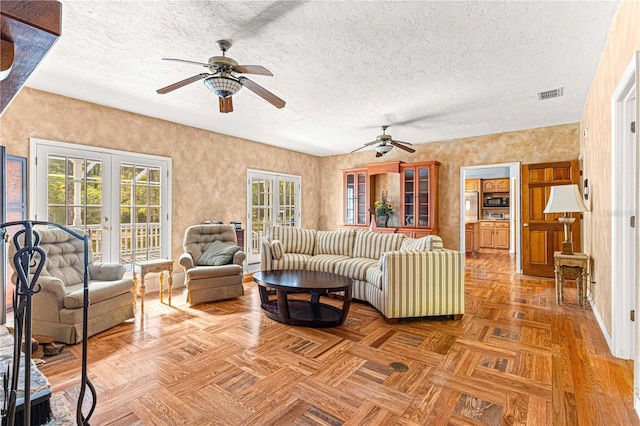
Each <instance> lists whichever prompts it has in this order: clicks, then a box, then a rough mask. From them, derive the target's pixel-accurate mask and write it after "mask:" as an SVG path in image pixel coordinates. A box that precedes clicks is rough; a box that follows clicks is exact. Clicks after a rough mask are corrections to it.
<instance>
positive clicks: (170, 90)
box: [156, 72, 210, 95]
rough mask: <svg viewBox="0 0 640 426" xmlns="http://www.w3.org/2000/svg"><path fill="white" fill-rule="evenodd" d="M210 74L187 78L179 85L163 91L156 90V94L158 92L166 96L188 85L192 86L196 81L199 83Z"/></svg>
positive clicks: (175, 84) (179, 82) (169, 86)
mask: <svg viewBox="0 0 640 426" xmlns="http://www.w3.org/2000/svg"><path fill="white" fill-rule="evenodd" d="M209 75H210V74H207V73H206V72H203V73H201V74H197V75H194V76H193V77H189V78H185V79H184V80H182V81H178V82H177V83H173V84H170V85H168V86H167V87H163V88H162V89H158V90H156V92H158V93H159V94H161V95H164V94H165V93H169V92H172V91H174V90H176V89H179V88H181V87H182V86H186V85H187V84H191V83H193V82H194V81H198V80H202V79H203V78H205V77H208V76H209Z"/></svg>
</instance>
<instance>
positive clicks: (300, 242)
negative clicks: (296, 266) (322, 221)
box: [267, 226, 317, 255]
mask: <svg viewBox="0 0 640 426" xmlns="http://www.w3.org/2000/svg"><path fill="white" fill-rule="evenodd" d="M316 232H317V231H316V230H314V229H300V228H292V227H289V226H272V227H270V228H269V229H268V230H267V238H268V239H269V241H273V240H280V241H281V242H282V247H283V249H284V252H285V253H301V254H309V255H313V250H314V248H315V246H316Z"/></svg>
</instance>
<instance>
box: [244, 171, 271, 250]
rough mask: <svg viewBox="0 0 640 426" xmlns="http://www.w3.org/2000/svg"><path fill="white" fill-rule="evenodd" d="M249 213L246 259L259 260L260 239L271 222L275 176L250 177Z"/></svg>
mask: <svg viewBox="0 0 640 426" xmlns="http://www.w3.org/2000/svg"><path fill="white" fill-rule="evenodd" d="M250 187H251V213H250V217H249V221H250V223H249V224H248V225H249V226H248V229H247V230H248V235H247V238H248V246H247V259H248V260H249V262H250V263H251V262H256V260H257V261H258V262H259V261H260V239H261V238H262V237H263V236H265V235H266V232H267V228H268V227H269V226H271V225H272V224H273V221H274V219H273V201H274V196H273V192H274V189H275V177H269V176H264V175H263V176H254V177H252V178H251V179H250Z"/></svg>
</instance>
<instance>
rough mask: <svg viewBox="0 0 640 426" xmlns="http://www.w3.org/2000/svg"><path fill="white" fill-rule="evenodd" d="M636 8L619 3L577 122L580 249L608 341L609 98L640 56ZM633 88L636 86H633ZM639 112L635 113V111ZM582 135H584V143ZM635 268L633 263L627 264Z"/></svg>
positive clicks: (639, 17)
mask: <svg viewBox="0 0 640 426" xmlns="http://www.w3.org/2000/svg"><path fill="white" fill-rule="evenodd" d="M639 22H640V2H638V1H622V2H621V3H620V6H619V9H618V13H617V14H616V18H615V21H614V23H613V25H612V27H611V32H610V34H609V38H608V39H607V43H606V46H605V49H604V52H603V53H602V57H601V59H600V64H599V66H598V70H597V72H596V74H595V77H594V80H593V83H592V85H591V90H590V91H589V96H588V98H587V102H586V103H585V108H584V110H583V113H582V119H581V123H580V125H581V132H580V151H581V155H582V156H583V157H584V165H583V168H584V177H585V178H587V179H589V187H590V194H592V196H591V197H590V198H591V200H590V205H591V211H590V212H586V213H585V220H584V229H585V239H584V247H585V248H584V249H585V251H586V252H587V253H589V254H590V255H591V256H592V258H593V270H592V277H591V278H592V280H595V281H596V283H597V284H596V286H595V289H594V301H595V305H596V309H597V310H598V312H599V314H600V317H601V319H602V321H603V322H604V324H605V327H606V328H607V330H608V332H609V335H611V258H610V256H611V193H610V188H611V95H612V94H613V92H614V91H615V89H616V86H617V84H618V82H619V80H620V77H621V76H622V74H623V72H624V70H625V69H626V67H627V65H628V64H629V61H630V60H631V58H632V56H633V54H634V53H635V52H636V51H638V50H640V24H639ZM636 85H637V83H636ZM638 111H640V109H638ZM583 131H586V133H587V136H586V137H585V136H584V134H583ZM631 261H634V262H636V263H637V262H638V259H631Z"/></svg>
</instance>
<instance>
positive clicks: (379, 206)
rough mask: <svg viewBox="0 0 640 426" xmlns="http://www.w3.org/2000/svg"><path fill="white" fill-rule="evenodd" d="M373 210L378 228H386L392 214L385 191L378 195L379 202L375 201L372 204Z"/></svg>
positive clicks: (391, 207) (391, 205)
mask: <svg viewBox="0 0 640 426" xmlns="http://www.w3.org/2000/svg"><path fill="white" fill-rule="evenodd" d="M374 210H375V212H376V217H377V218H378V226H379V227H381V228H385V227H386V226H387V221H388V220H389V216H391V215H392V214H393V204H391V203H390V202H389V198H388V196H387V191H382V193H381V194H380V200H377V201H376V202H375V204H374Z"/></svg>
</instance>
